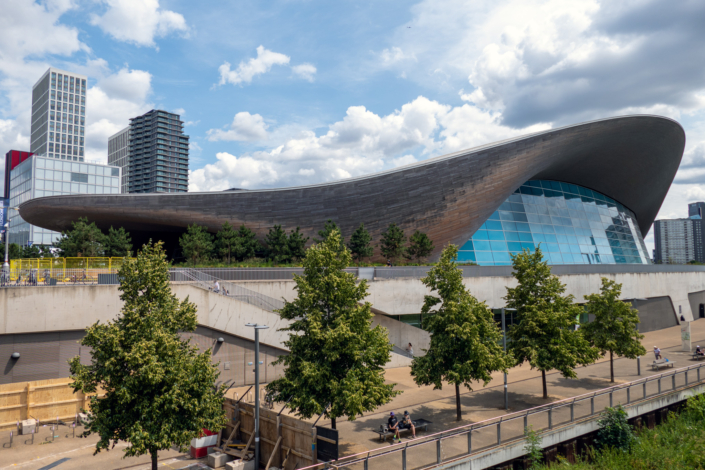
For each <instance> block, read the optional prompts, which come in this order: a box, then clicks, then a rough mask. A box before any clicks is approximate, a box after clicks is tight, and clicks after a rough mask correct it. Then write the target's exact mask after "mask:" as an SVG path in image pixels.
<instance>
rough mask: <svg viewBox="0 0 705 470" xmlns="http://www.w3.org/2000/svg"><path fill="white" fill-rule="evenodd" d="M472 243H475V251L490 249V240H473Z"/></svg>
mask: <svg viewBox="0 0 705 470" xmlns="http://www.w3.org/2000/svg"><path fill="white" fill-rule="evenodd" d="M472 243H473V245H475V251H490V242H488V241H486V240H473V241H472Z"/></svg>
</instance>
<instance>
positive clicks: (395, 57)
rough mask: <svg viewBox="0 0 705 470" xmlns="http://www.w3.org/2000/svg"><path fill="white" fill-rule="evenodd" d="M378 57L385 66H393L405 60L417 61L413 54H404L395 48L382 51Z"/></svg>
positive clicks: (398, 48)
mask: <svg viewBox="0 0 705 470" xmlns="http://www.w3.org/2000/svg"><path fill="white" fill-rule="evenodd" d="M379 57H380V59H381V60H382V64H383V65H385V66H390V65H395V64H398V63H399V62H403V61H406V60H413V61H415V62H416V61H417V59H416V56H415V55H414V54H405V53H404V51H403V50H402V49H401V48H400V47H396V46H395V47H390V48H388V49H384V50H383V51H382V52H381V53H380V54H379Z"/></svg>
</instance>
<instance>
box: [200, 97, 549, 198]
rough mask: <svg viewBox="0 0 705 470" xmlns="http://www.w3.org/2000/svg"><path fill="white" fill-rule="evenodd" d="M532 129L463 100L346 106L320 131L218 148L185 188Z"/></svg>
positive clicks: (345, 165)
mask: <svg viewBox="0 0 705 470" xmlns="http://www.w3.org/2000/svg"><path fill="white" fill-rule="evenodd" d="M248 116H249V115H248ZM541 127H542V128H545V127H547V126H546V125H543V126H541ZM532 130H534V129H533V128H530V129H511V128H508V127H506V126H502V125H501V124H500V123H499V122H498V119H497V117H496V116H494V115H492V114H490V113H487V112H483V111H480V110H477V109H476V108H474V111H472V110H471V109H470V106H469V105H464V106H462V107H460V108H453V107H451V106H448V105H443V104H440V103H438V102H437V101H432V100H429V99H427V98H425V97H423V96H419V97H418V98H416V99H415V100H414V101H412V102H410V103H407V104H405V105H404V106H402V107H401V109H399V110H397V111H394V112H392V113H390V114H388V115H385V116H380V115H377V114H375V113H373V112H371V111H369V110H368V109H366V108H365V107H364V106H351V107H349V108H348V110H347V112H346V115H345V117H344V118H343V119H342V120H340V121H337V122H335V123H333V124H331V125H330V126H328V131H327V132H326V133H325V134H323V135H317V134H316V133H315V132H313V131H303V132H299V133H298V134H297V135H296V136H295V137H291V138H289V139H287V140H286V141H285V142H284V143H283V144H281V145H279V146H277V147H275V148H273V149H270V150H266V151H256V152H252V153H246V154H244V155H242V156H239V157H238V156H234V155H231V154H227V153H219V154H218V162H216V163H214V164H208V165H205V167H203V168H200V169H197V170H195V171H193V172H192V173H191V179H190V182H191V184H190V186H189V190H190V191H211V190H217V189H221V188H223V189H226V188H231V187H242V188H257V187H273V186H276V187H282V186H292V185H300V184H310V183H314V182H324V181H332V180H338V179H344V178H350V177H355V176H360V175H363V174H367V173H371V172H374V171H379V170H383V169H385V168H393V167H397V166H400V165H406V164H409V163H413V162H415V161H417V160H419V159H421V158H427V157H430V156H434V155H438V154H440V153H445V152H449V151H453V150H457V149H458V146H465V147H462V148H467V146H474V145H479V144H482V143H486V142H487V141H486V140H484V139H492V140H499V139H503V138H507V137H510V136H513V135H517V134H522V133H526V132H530V131H532ZM219 132H223V133H225V132H228V131H219ZM411 152H413V153H415V154H417V155H413V154H412V153H411ZM418 155H421V156H423V157H419V156H418Z"/></svg>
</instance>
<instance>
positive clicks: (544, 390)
mask: <svg viewBox="0 0 705 470" xmlns="http://www.w3.org/2000/svg"><path fill="white" fill-rule="evenodd" d="M541 382H543V398H544V399H546V398H548V389H546V371H545V370H542V371H541Z"/></svg>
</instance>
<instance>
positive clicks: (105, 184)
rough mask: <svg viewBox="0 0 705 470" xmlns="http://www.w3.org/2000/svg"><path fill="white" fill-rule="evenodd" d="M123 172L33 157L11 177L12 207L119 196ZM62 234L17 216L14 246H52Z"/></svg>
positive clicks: (13, 220)
mask: <svg viewBox="0 0 705 470" xmlns="http://www.w3.org/2000/svg"><path fill="white" fill-rule="evenodd" d="M119 193H120V168H117V167H112V166H106V165H100V164H98V163H83V162H69V161H61V160H56V159H55V158H46V157H42V156H37V155H35V156H33V157H31V158H29V159H27V160H25V161H24V162H22V163H20V164H19V165H17V166H16V167H15V168H14V169H13V170H12V172H11V176H10V206H11V207H17V206H19V205H20V204H22V203H23V202H25V201H28V200H30V199H34V198H37V197H44V196H58V195H65V194H119ZM58 236H59V233H57V232H53V231H51V230H46V229H43V228H41V227H36V226H34V225H30V224H28V223H27V222H25V221H24V220H23V219H22V217H20V216H19V215H17V214H16V213H15V216H14V217H11V221H10V243H17V244H18V245H27V244H28V243H30V242H31V243H33V244H35V245H51V244H52V243H53V242H54V240H55V239H56V238H57V237H58Z"/></svg>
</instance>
